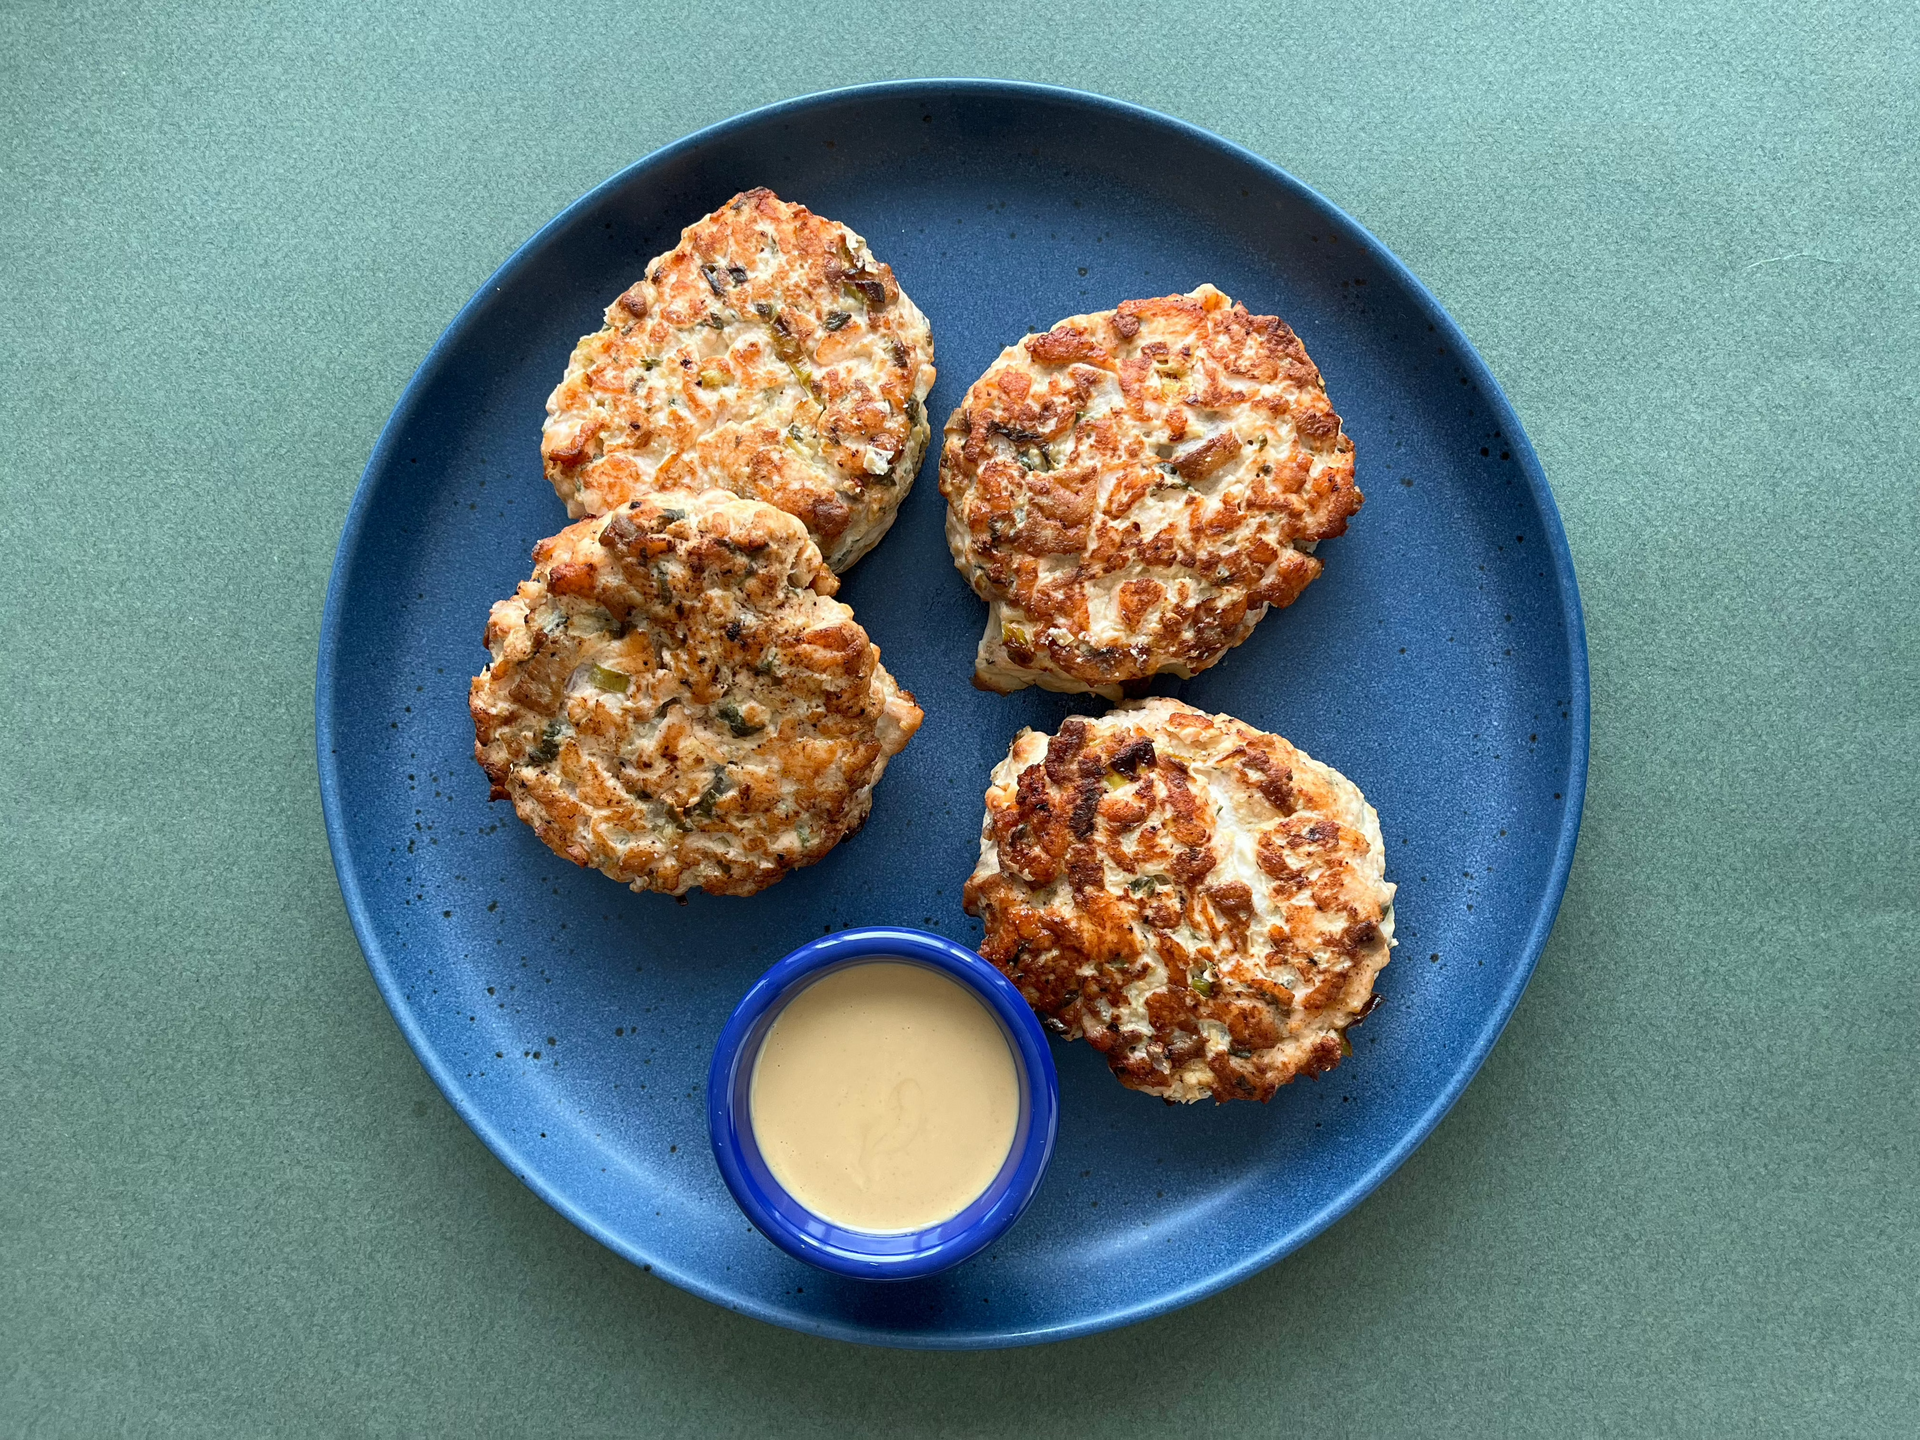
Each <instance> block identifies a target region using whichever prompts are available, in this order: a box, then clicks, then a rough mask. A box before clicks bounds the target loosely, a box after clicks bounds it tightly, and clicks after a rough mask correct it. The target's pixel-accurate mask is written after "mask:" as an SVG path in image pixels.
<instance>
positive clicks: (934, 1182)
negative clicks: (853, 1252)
mask: <svg viewBox="0 0 1920 1440" xmlns="http://www.w3.org/2000/svg"><path fill="white" fill-rule="evenodd" d="M1019 1105H1020V1079H1019V1075H1018V1073H1017V1072H1016V1071H1015V1069H1014V1061H1013V1054H1012V1052H1011V1051H1010V1050H1009V1049H1008V1048H1007V1040H1006V1034H1005V1032H1004V1031H1002V1030H1001V1028H1000V1026H999V1023H998V1022H997V1021H996V1020H995V1019H994V1018H993V1016H992V1014H991V1013H990V1012H989V1011H988V1010H987V1008H986V1007H985V1006H984V1005H983V1004H981V1002H980V1001H979V1000H977V999H975V998H974V996H973V995H972V993H971V992H969V991H968V990H966V989H965V988H964V987H963V986H961V985H960V984H958V983H957V982H955V981H952V980H949V979H948V978H947V977H946V976H944V975H942V974H940V973H939V972H938V971H935V970H929V969H927V968H926V967H924V966H921V965H909V964H905V963H903V962H900V961H887V960H880V961H874V962H872V963H869V964H862V965H851V966H848V967H847V968H846V969H844V970H836V971H835V972H834V973H832V974H831V975H828V976H827V977H826V978H825V979H823V980H818V981H815V982H814V983H813V984H812V985H810V986H808V987H807V988H806V989H805V990H803V991H802V992H801V993H800V994H799V995H798V996H797V997H795V999H794V1000H793V1001H791V1002H790V1003H789V1004H788V1005H787V1007H786V1009H785V1010H783V1011H782V1012H781V1013H780V1017H779V1018H778V1019H777V1020H775V1021H774V1022H773V1025H772V1027H771V1028H770V1029H769V1030H768V1031H767V1038H766V1040H765V1041H764V1043H763V1044H762V1045H761V1047H760V1056H759V1058H758V1060H756V1061H755V1063H754V1067H753V1080H752V1084H751V1087H750V1091H749V1107H750V1110H751V1114H752V1123H753V1133H754V1138H755V1139H756V1140H757V1141H758V1143H759V1146H760V1153H761V1154H762V1155H763V1156H765V1157H766V1161H767V1168H768V1169H770V1170H772V1171H773V1175H774V1178H775V1179H776V1180H778V1181H779V1182H780V1184H781V1185H782V1186H783V1187H785V1189H786V1191H787V1193H788V1194H790V1195H792V1196H793V1198H794V1199H796V1200H798V1201H799V1202H800V1203H801V1204H802V1205H804V1206H806V1207H807V1209H809V1210H811V1211H813V1213H814V1214H816V1215H818V1216H820V1217H821V1218H822V1219H825V1220H830V1221H832V1222H833V1223H834V1224H836V1225H842V1226H845V1227H846V1228H847V1229H850V1230H866V1231H874V1232H880V1233H885V1232H890V1231H896V1232H897V1231H905V1230H918V1229H921V1228H923V1227H925V1226H928V1225H935V1224H938V1223H939V1222H940V1221H942V1220H948V1219H951V1218H952V1217H953V1216H955V1215H957V1214H959V1213H960V1212H961V1211H962V1210H964V1209H966V1207H967V1205H968V1204H969V1203H971V1202H972V1201H973V1200H974V1199H975V1198H976V1197H977V1196H978V1195H979V1194H980V1192H981V1191H983V1190H985V1189H986V1188H987V1186H988V1185H989V1184H990V1183H992V1180H993V1177H994V1176H995V1175H997V1174H998V1173H999V1171H1000V1167H1001V1165H1002V1164H1003V1163H1004V1162H1005V1160H1006V1158H1007V1152H1008V1151H1009V1150H1011V1149H1012V1148H1013V1135H1014V1130H1015V1127H1016V1124H1017V1122H1018V1118H1019V1117H1018V1110H1019Z"/></svg>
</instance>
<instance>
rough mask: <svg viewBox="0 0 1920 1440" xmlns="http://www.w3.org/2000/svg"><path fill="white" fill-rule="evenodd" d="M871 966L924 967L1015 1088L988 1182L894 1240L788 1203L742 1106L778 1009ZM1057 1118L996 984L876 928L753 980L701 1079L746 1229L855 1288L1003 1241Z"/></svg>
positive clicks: (1031, 1025) (1051, 1084) (1011, 1007)
mask: <svg viewBox="0 0 1920 1440" xmlns="http://www.w3.org/2000/svg"><path fill="white" fill-rule="evenodd" d="M878 960H901V961H905V962H907V963H908V964H912V965H924V966H926V967H927V968H928V969H929V970H937V971H939V972H940V973H941V974H942V975H945V976H947V977H948V978H949V979H952V980H956V981H958V982H959V983H960V984H961V985H964V986H965V987H966V988H967V989H968V990H970V991H971V992H972V993H973V994H974V995H976V996H978V997H979V999H980V1000H981V1002H982V1003H983V1004H985V1005H986V1007H987V1010H988V1012H989V1013H990V1014H992V1015H993V1017H994V1018H995V1019H997V1020H998V1021H999V1022H1000V1028H1001V1029H1002V1030H1003V1031H1005V1032H1006V1037H1007V1048H1008V1049H1009V1050H1011V1051H1012V1052H1013V1059H1014V1069H1015V1070H1016V1071H1017V1072H1018V1073H1019V1077H1020V1119H1019V1123H1018V1124H1017V1125H1016V1127H1015V1129H1014V1134H1013V1147H1012V1149H1010V1150H1009V1151H1008V1152H1007V1161H1006V1164H1004V1165H1002V1166H1001V1167H1000V1173H999V1174H998V1175H996V1176H994V1177H993V1183H992V1184H990V1185H988V1186H987V1188H986V1189H985V1190H984V1191H983V1192H981V1194H980V1196H979V1198H978V1199H976V1200H975V1201H974V1202H973V1203H972V1204H971V1205H969V1206H967V1208H966V1209H964V1210H962V1211H961V1212H960V1213H959V1214H958V1215H955V1216H954V1217H953V1218H952V1219H951V1220H943V1221H941V1222H940V1223H939V1224H938V1225H933V1226H929V1227H928V1228H927V1229H925V1230H913V1231H907V1232H904V1233H901V1234H894V1235H876V1234H872V1233H870V1232H868V1231H865V1230H848V1229H845V1228H843V1227H842V1226H839V1225H835V1224H834V1223H833V1222H832V1221H830V1220H824V1219H822V1218H821V1217H820V1216H818V1215H815V1214H814V1213H813V1212H812V1211H811V1210H808V1209H806V1208H805V1207H804V1206H802V1205H801V1204H800V1202H799V1201H797V1200H795V1199H794V1198H793V1197H792V1196H791V1195H789V1194H788V1193H787V1192H786V1191H785V1190H784V1189H783V1188H782V1187H781V1185H780V1182H779V1181H778V1180H776V1179H774V1178H773V1172H772V1171H771V1170H769V1169H768V1168H767V1162H766V1161H765V1160H764V1159H763V1158H762V1157H761V1154H760V1147H759V1146H758V1145H757V1144H756V1143H755V1141H754V1138H753V1119H752V1116H753V1110H752V1107H751V1105H750V1104H749V1094H750V1090H751V1087H752V1084H753V1066H754V1062H755V1061H756V1060H757V1059H758V1058H759V1055H760V1046H761V1042H763V1041H764V1040H765V1039H766V1037H767V1031H768V1030H769V1029H771V1028H772V1026H773V1022H774V1021H775V1020H777V1019H778V1018H779V1016H780V1012H781V1011H782V1010H784V1009H785V1008H786V1007H787V1005H788V1003H789V1002H790V1001H792V1000H793V999H794V997H795V996H797V995H799V993H800V992H801V991H802V990H804V989H806V988H807V986H809V985H811V984H812V983H813V982H814V981H816V980H819V979H821V978H822V977H823V976H826V975H829V974H831V973H832V972H834V971H836V970H842V969H845V968H846V967H848V966H850V965H860V964H869V963H872V962H874V961H878ZM1059 1117H1060V1089H1059V1081H1058V1080H1057V1079H1056V1078H1055V1076H1054V1073H1053V1056H1052V1054H1051V1053H1050V1052H1049V1051H1048V1049H1047V1038H1046V1034H1045V1032H1043V1031H1042V1030H1041V1028H1040V1022H1039V1021H1038V1020H1036V1019H1035V1018H1034V1014H1033V1011H1032V1010H1030V1009H1028V1008H1027V1002H1026V1001H1025V1000H1023V999H1021V998H1020V992H1019V991H1018V990H1015V989H1014V988H1013V986H1012V984H1010V983H1009V982H1008V980H1007V978H1006V976H1004V975H1002V974H1001V973H1000V972H999V971H998V970H996V969H994V968H993V966H991V965H989V964H988V963H987V962H986V961H985V960H982V959H981V958H980V957H979V956H978V955H976V954H974V953H973V951H971V950H969V949H967V948H966V947H965V946H962V945H956V944H955V943H954V942H953V941H951V940H949V939H947V938H946V937H945V936H942V935H934V934H930V933H929V932H927V931H925V930H910V929H905V928H899V927H894V926H888V925H876V926H872V927H869V928H867V929H864V930H843V931H841V932H840V933H839V934H838V935H828V936H825V937H823V938H821V939H819V940H815V941H814V942H813V943H811V944H809V945H802V946H801V947H800V948H799V949H798V950H796V951H794V952H793V953H792V954H791V955H789V956H787V958H786V959H784V960H782V961H781V962H780V963H779V964H777V965H775V966H774V967H773V968H772V969H771V970H769V971H767V973H766V974H764V975H762V976H761V977H760V978H759V980H757V981H755V982H754V986H753V988H752V989H751V990H749V991H748V992H747V994H746V998H745V999H744V1000H742V1001H741V1002H740V1004H739V1006H738V1008H737V1009H735V1010H734V1012H733V1017H732V1018H731V1019H730V1020H728V1021H727V1026H726V1029H724V1030H722V1031H721V1032H720V1043H719V1044H718V1045H717V1046H715V1047H714V1052H713V1068H712V1070H711V1071H710V1072H709V1073H708V1075H707V1125H708V1128H709V1129H710V1130H711V1132H712V1135H713V1158H714V1159H715V1160H716V1161H718V1162H719V1165H720V1174H721V1177H722V1178H723V1179H725V1180H726V1182H727V1188H728V1189H729V1190H731V1191H732V1192H733V1198H734V1199H735V1200H737V1201H739V1203H740V1208H741V1209H742V1210H744V1211H745V1212H746V1214H747V1218H748V1219H749V1220H751V1221H752V1222H753V1223H754V1224H755V1225H756V1226H757V1227H759V1230H760V1233H761V1234H763V1235H765V1236H766V1237H767V1238H768V1239H769V1240H771V1241H773V1243H774V1244H776V1245H778V1246H779V1247H780V1248H781V1249H782V1250H785V1251H786V1252H787V1253H788V1254H789V1255H794V1256H797V1257H798V1258H800V1259H802V1260H805V1261H807V1262H809V1263H810V1264H814V1265H818V1266H819V1267H820V1268H821V1269H823V1270H832V1271H834V1272H835V1273H837V1274H840V1275H853V1276H858V1277H859V1278H861V1279H866V1280H911V1279H914V1278H917V1277H919V1276H922V1275H931V1274H933V1273H934V1272H935V1271H939V1270H945V1269H947V1268H948V1267H949V1266H953V1265H958V1264H959V1263H960V1262H961V1261H962V1260H965V1259H967V1258H968V1257H969V1256H972V1255H977V1254H978V1253H979V1252H980V1251H982V1250H984V1249H986V1248H987V1246H989V1245H991V1244H992V1243H993V1242H994V1241H996V1240H998V1239H999V1238H1000V1237H1001V1236H1002V1235H1004V1234H1005V1233H1006V1231H1007V1227H1008V1226H1010V1225H1011V1224H1013V1222H1014V1221H1015V1220H1018V1219H1019V1218H1020V1214H1021V1212H1022V1211H1023V1210H1025V1209H1026V1208H1027V1204H1028V1202H1030V1201H1031V1200H1032V1199H1033V1196H1034V1192H1035V1191H1036V1190H1038V1189H1039V1188H1040V1177H1041V1176H1042V1175H1044V1174H1045V1173H1046V1169H1047V1161H1048V1159H1050V1158H1051V1157H1052V1155H1053V1134H1054V1129H1055V1127H1056V1126H1057V1124H1058V1122H1059Z"/></svg>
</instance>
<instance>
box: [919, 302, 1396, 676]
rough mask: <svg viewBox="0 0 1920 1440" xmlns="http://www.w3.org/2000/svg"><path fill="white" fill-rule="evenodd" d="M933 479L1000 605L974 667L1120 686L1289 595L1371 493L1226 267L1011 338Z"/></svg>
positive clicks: (959, 418) (1296, 348) (1335, 427)
mask: <svg viewBox="0 0 1920 1440" xmlns="http://www.w3.org/2000/svg"><path fill="white" fill-rule="evenodd" d="M940 492H941V493H942V494H943V495H945V496H946V497H947V543H948V545H949V546H950V547H951V548H952V550H953V558H954V563H955V564H956V565H958V566H959V567H960V571H961V573H962V574H964V575H965V576H966V577H967V581H968V583H969V584H971V585H972V586H973V588H974V590H975V591H976V592H978V594H979V595H980V597H981V599H983V600H985V601H987V602H988V604H989V607H990V609H989V611H988V616H987V630H986V634H985V636H984V637H983V638H982V640H981V642H980V653H979V658H978V660H977V661H976V664H975V674H974V683H975V684H977V685H979V686H980V687H981V688H983V689H988V690H999V691H1003V692H1004V691H1010V690H1017V689H1020V688H1022V687H1024V686H1027V685H1032V684H1039V685H1042V686H1045V687H1046V688H1048V689H1051V690H1067V691H1092V692H1095V693H1097V694H1101V695H1105V696H1107V697H1108V698H1109V699H1118V698H1119V696H1120V694H1121V693H1122V687H1123V686H1124V685H1125V684H1126V682H1128V681H1134V680H1143V679H1146V678H1147V677H1149V676H1152V675H1156V674H1160V673H1162V672H1166V673H1171V674H1175V675H1181V676H1189V675H1192V674H1194V673H1195V672H1196V671H1200V670H1204V669H1206V668H1207V667H1208V666H1209V665H1212V664H1214V663H1215V662H1216V661H1218V660H1219V659H1220V657H1221V656H1222V655H1224V654H1225V653H1226V652H1227V651H1228V650H1229V649H1231V648H1232V647H1233V646H1235V645H1238V644H1239V643H1240V642H1241V641H1242V640H1244V639H1246V638H1247V636H1248V635H1249V634H1251V633H1252V631H1253V627H1254V626H1255V625H1256V624H1257V623H1258V622H1259V620H1260V618H1261V616H1263V615H1265V614H1266V612H1267V609H1268V607H1269V606H1285V605H1291V604H1292V603H1293V602H1294V600H1295V599H1297V598H1298V597H1299V594H1300V592H1301V591H1302V590H1304V589H1305V588H1306V587H1307V585H1308V583H1309V582H1311V581H1312V580H1313V579H1314V577H1316V576H1317V575H1319V573H1320V568H1321V564H1320V561H1319V560H1317V559H1315V558H1314V557H1313V555H1312V554H1311V551H1312V550H1313V547H1314V545H1315V544H1316V543H1317V542H1319V541H1321V540H1324V539H1327V538H1328V537H1330V536H1334V535H1339V534H1341V533H1343V532H1344V531H1345V530H1346V528H1347V518H1348V517H1349V516H1350V515H1352V514H1353V513H1354V512H1355V511H1357V510H1358V509H1359V508H1360V502H1361V495H1360V491H1359V489H1358V488H1357V487H1356V486H1355V485H1354V481H1353V442H1352V441H1351V440H1350V439H1348V438H1347V436H1346V434H1345V433H1344V432H1343V431H1342V430H1341V428H1340V417H1339V416H1338V415H1336V414H1334V412H1333V407H1332V406H1331V405H1330V404H1329V403H1328V402H1327V396H1326V391H1325V389H1324V388H1323V387H1322V385H1321V382H1320V372H1319V371H1318V370H1317V369H1315V368H1314V365H1313V362H1312V361H1311V360H1309V359H1308V358H1307V352H1306V348H1305V347H1304V346H1303V345H1301V343H1300V340H1299V338H1298V337H1297V336H1296V335H1295V334H1294V333H1293V331H1292V330H1290V329H1288V328H1287V326H1286V325H1285V324H1284V323H1283V322H1282V321H1280V320H1278V319H1275V318H1274V317H1273V316H1271V315H1250V314H1248V313H1247V311H1246V308H1245V307H1244V306H1241V305H1236V304H1234V303H1233V302H1232V301H1231V300H1229V299H1228V298H1227V297H1226V296H1225V295H1223V294H1221V293H1220V292H1219V291H1218V290H1216V289H1214V288H1213V287H1212V286H1211V285H1202V286H1201V287H1200V288H1199V289H1198V290H1195V291H1194V292H1193V293H1192V294H1191V295H1168V296H1165V297H1164V298H1161V299H1158V300H1129V301H1127V302H1125V303H1124V304H1122V305H1121V306H1119V308H1118V309H1115V310H1107V311H1102V312H1100V313H1099V314H1095V315H1076V316H1073V317H1072V318H1070V319H1067V320H1062V321H1061V322H1060V323H1059V324H1058V325H1056V326H1054V327H1053V329H1052V330H1050V331H1048V332H1046V333H1045V334H1035V335H1029V336H1028V337H1027V338H1026V340H1025V341H1023V342H1022V343H1021V344H1019V345H1014V346H1010V347H1008V348H1007V349H1006V350H1004V351H1002V352H1001V354H1000V358H999V359H998V360H996V361H994V363H993V364H992V365H991V366H990V367H989V368H988V370H987V373H986V374H984V375H982V376H981V377H980V379H979V380H977V381H976V382H974V385H973V388H972V389H970V390H969V391H967V394H966V398H965V399H964V400H963V401H962V402H961V404H960V407H959V408H958V409H957V410H955V411H954V412H953V416H952V418H950V419H949V420H948V421H947V425H946V432H945V441H944V443H943V446H942V449H941V452H940Z"/></svg>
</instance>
